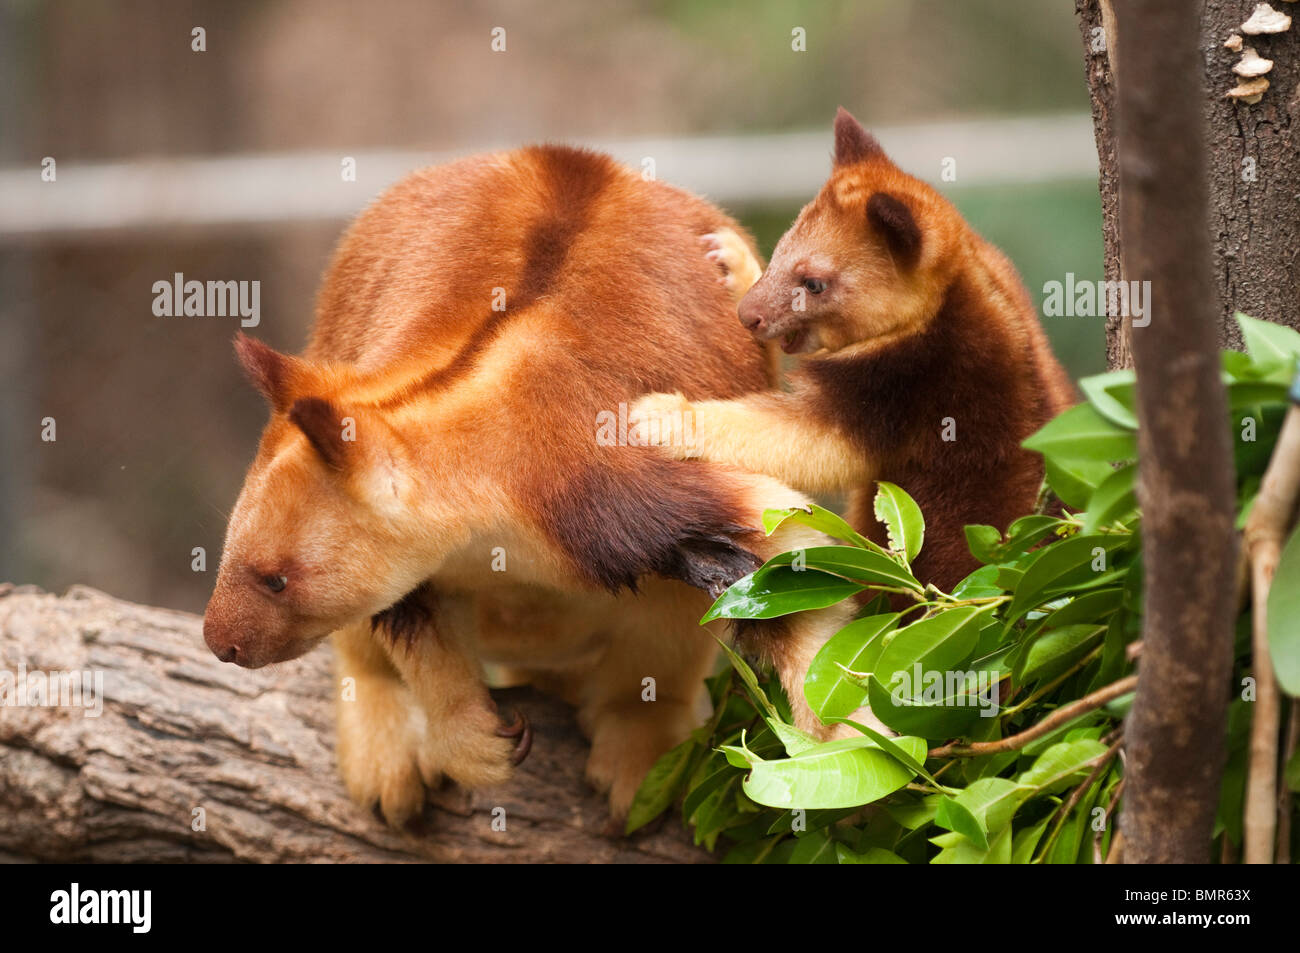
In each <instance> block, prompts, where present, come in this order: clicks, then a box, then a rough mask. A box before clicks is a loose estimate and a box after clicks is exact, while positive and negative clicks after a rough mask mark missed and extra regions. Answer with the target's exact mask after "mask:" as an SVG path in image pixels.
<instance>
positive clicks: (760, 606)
mask: <svg viewBox="0 0 1300 953" xmlns="http://www.w3.org/2000/svg"><path fill="white" fill-rule="evenodd" d="M845 549H846V550H847V547H845ZM880 558H882V559H884V558H885V557H883V556H882V557H880ZM895 565H897V563H895ZM863 588H864V587H863V586H860V585H858V584H857V583H855V582H849V581H848V580H847V579H844V578H842V577H840V576H833V575H830V574H829V573H824V572H817V571H816V570H810V569H805V570H803V571H802V572H800V571H796V570H794V569H791V568H790V567H789V566H772V567H767V566H765V567H763V568H762V569H759V570H757V571H756V572H752V573H750V574H749V575H748V576H745V577H744V578H743V579H739V580H737V581H736V582H735V583H733V584H732V586H731V588H730V589H728V590H727V591H726V592H724V593H723V594H722V595H720V596H718V599H717V601H716V602H714V603H713V606H712V607H711V608H710V609H709V611H708V612H706V613H705V614H704V618H703V619H701V620H700V624H701V625H703V624H704V623H706V622H712V621H713V620H714V619H772V618H776V617H777V616H783V615H789V614H790V613H792V612H805V611H807V610H809V609H825V608H826V607H827V606H833V605H835V603H837V602H843V601H844V600H845V599H847V598H848V597H849V596H852V595H855V594H856V593H858V592H861V591H862V589H863Z"/></svg>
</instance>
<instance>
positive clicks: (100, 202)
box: [0, 115, 1097, 240]
mask: <svg viewBox="0 0 1300 953" xmlns="http://www.w3.org/2000/svg"><path fill="white" fill-rule="evenodd" d="M874 131H875V133H876V135H877V137H878V138H879V139H880V142H881V143H882V145H883V146H884V147H885V149H886V150H887V151H888V152H889V154H890V155H891V156H892V157H893V158H894V160H895V161H896V162H898V164H899V165H901V166H902V167H903V168H904V169H907V170H908V171H910V172H912V173H913V174H916V175H919V176H920V177H922V178H924V179H927V180H929V181H931V182H934V183H935V184H936V185H940V186H942V187H944V188H947V187H949V186H957V187H961V186H966V185H992V184H1001V183H1033V182H1047V181H1058V180H1079V179H1086V178H1095V177H1096V175H1097V151H1096V146H1095V144H1094V142H1093V133H1092V120H1091V118H1090V117H1088V116H1087V115H1063V116H1041V117H1032V118H1018V119H989V120H977V121H966V122H951V123H931V124H924V125H908V126H892V127H883V128H876V129H875V130H874ZM579 142H580V144H582V145H589V146H592V147H594V148H598V149H602V150H604V151H606V152H609V153H611V154H613V155H614V156H616V157H617V158H618V159H620V160H622V161H624V162H626V163H628V164H629V165H632V166H633V167H635V168H638V169H640V168H643V162H644V160H646V159H647V158H649V159H653V161H654V175H655V177H656V178H658V179H661V180H663V181H666V182H672V183H673V184H675V185H680V186H682V187H684V188H687V189H690V190H691V191H693V192H696V193H698V194H700V195H705V196H708V197H709V198H710V199H712V200H714V201H716V202H719V203H721V204H723V205H730V206H733V207H734V206H742V205H749V204H757V203H764V202H789V201H804V200H806V199H808V198H810V197H811V196H812V195H813V194H814V193H815V192H816V190H817V189H818V187H820V185H821V184H822V182H823V181H825V178H826V173H827V169H828V167H829V163H830V158H829V157H830V147H831V143H830V134H829V129H823V130H819V131H817V132H800V133H784V134H776V135H755V136H701V137H690V138H662V139H635V140H621V141H614V142H596V141H581V140H579ZM471 151H479V150H470V149H465V150H459V151H455V152H442V153H434V152H419V151H370V152H354V153H350V154H348V153H343V152H296V153H277V154H267V155H244V156H230V157H211V158H181V159H175V158H169V159H145V158H141V159H131V160H128V161H122V162H94V163H78V162H76V161H75V160H74V159H72V158H68V159H66V160H64V159H62V158H61V157H60V156H58V155H55V156H54V157H53V158H54V159H55V162H56V166H55V173H56V174H55V180H54V181H52V182H46V181H43V180H42V176H41V171H42V170H41V165H40V164H39V163H34V164H32V165H30V166H23V167H12V166H11V167H9V168H5V169H0V237H8V238H9V239H11V240H12V239H15V238H17V239H21V238H22V237H24V236H26V237H31V238H36V237H39V236H52V235H59V234H64V233H88V234H83V237H90V235H91V234H93V233H96V232H102V233H105V234H111V233H113V232H117V231H121V230H138V229H151V228H172V227H177V226H208V227H210V226H222V225H225V226H248V225H259V224H260V225H267V224H278V223H289V222H305V221H334V220H340V219H346V218H349V217H351V216H352V215H354V214H356V212H357V211H359V210H360V209H361V208H362V207H364V206H365V204H366V203H367V202H369V201H370V200H371V199H372V198H373V197H374V196H376V195H377V194H379V192H381V191H382V190H383V189H384V188H386V187H387V186H389V185H391V184H392V183H393V182H396V181H397V180H398V179H400V178H401V177H402V176H403V175H405V174H406V173H407V172H409V171H411V170H412V169H415V168H419V167H421V166H426V165H432V164H436V163H438V162H443V161H446V160H447V159H450V158H454V157H456V156H459V155H465V154H468V153H469V152H471ZM345 155H351V157H352V158H353V159H355V162H356V181H344V179H343V176H342V174H341V172H342V167H343V166H342V163H343V159H344V156H345ZM945 170H947V177H945Z"/></svg>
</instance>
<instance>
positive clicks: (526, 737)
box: [497, 708, 533, 764]
mask: <svg viewBox="0 0 1300 953" xmlns="http://www.w3.org/2000/svg"><path fill="white" fill-rule="evenodd" d="M497 734H498V735H500V736H501V737H502V738H518V739H519V741H518V742H517V743H516V744H515V752H514V754H512V755H511V756H510V763H511V764H519V762H521V761H523V760H524V758H526V757H528V752H529V751H531V750H532V748H533V726H532V725H530V724H529V723H528V719H527V718H525V717H524V713H523V712H521V711H520V710H519V709H518V708H516V709H515V720H514V721H512V722H511V723H510V724H508V725H502V726H501V727H500V728H498V729H497Z"/></svg>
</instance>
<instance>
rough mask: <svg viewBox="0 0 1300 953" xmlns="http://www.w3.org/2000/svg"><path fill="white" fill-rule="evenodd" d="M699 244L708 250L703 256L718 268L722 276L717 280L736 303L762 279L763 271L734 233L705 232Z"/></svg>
mask: <svg viewBox="0 0 1300 953" xmlns="http://www.w3.org/2000/svg"><path fill="white" fill-rule="evenodd" d="M700 242H701V244H703V245H704V247H705V248H706V249H708V250H707V251H706V252H705V253H704V257H705V258H707V259H709V261H712V262H716V263H717V265H718V267H719V268H721V269H722V277H721V278H719V279H718V280H719V281H720V282H722V285H723V287H725V288H726V289H727V290H728V291H730V292H731V294H732V295H733V296H734V297H735V298H736V300H737V301H739V300H740V299H741V298H742V297H744V295H745V292H746V291H748V290H749V289H750V287H752V286H753V284H754V282H756V281H758V279H759V278H760V277H762V274H763V269H762V267H761V266H760V265H759V263H758V259H756V258H755V257H754V253H753V252H751V251H750V250H749V246H748V245H747V244H745V240H744V239H743V238H741V237H740V236H739V235H738V234H736V232H735V230H733V229H730V228H721V229H718V231H716V232H709V233H708V234H707V235H703V236H701V238H700Z"/></svg>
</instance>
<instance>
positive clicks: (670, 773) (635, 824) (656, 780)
mask: <svg viewBox="0 0 1300 953" xmlns="http://www.w3.org/2000/svg"><path fill="white" fill-rule="evenodd" d="M697 747H698V743H697V742H696V741H695V739H694V738H687V739H686V740H685V741H683V742H682V743H681V744H679V745H677V746H676V747H675V748H673V749H672V750H670V751H668V752H666V753H665V754H663V755H662V756H661V757H660V758H659V760H658V761H656V762H655V764H654V767H652V768H651V769H650V773H649V774H647V775H646V777H645V780H644V781H642V782H641V786H640V787H639V788H637V791H636V796H635V797H634V798H633V799H632V807H631V809H630V810H629V811H628V814H627V825H626V826H625V827H624V833H627V834H631V833H632V832H633V831H635V830H637V829H638V828H641V827H644V826H645V825H647V824H649V823H650V822H651V821H653V820H654V819H655V818H656V817H658V816H659V815H660V814H662V813H663V812H664V811H666V810H667V809H668V808H669V807H670V806H671V805H672V803H673V800H674V799H675V798H676V797H677V790H678V788H679V787H680V785H681V783H682V781H683V780H685V778H686V773H687V771H688V770H689V769H690V766H691V756H692V755H693V754H694V753H695V749H696V748H697Z"/></svg>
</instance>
